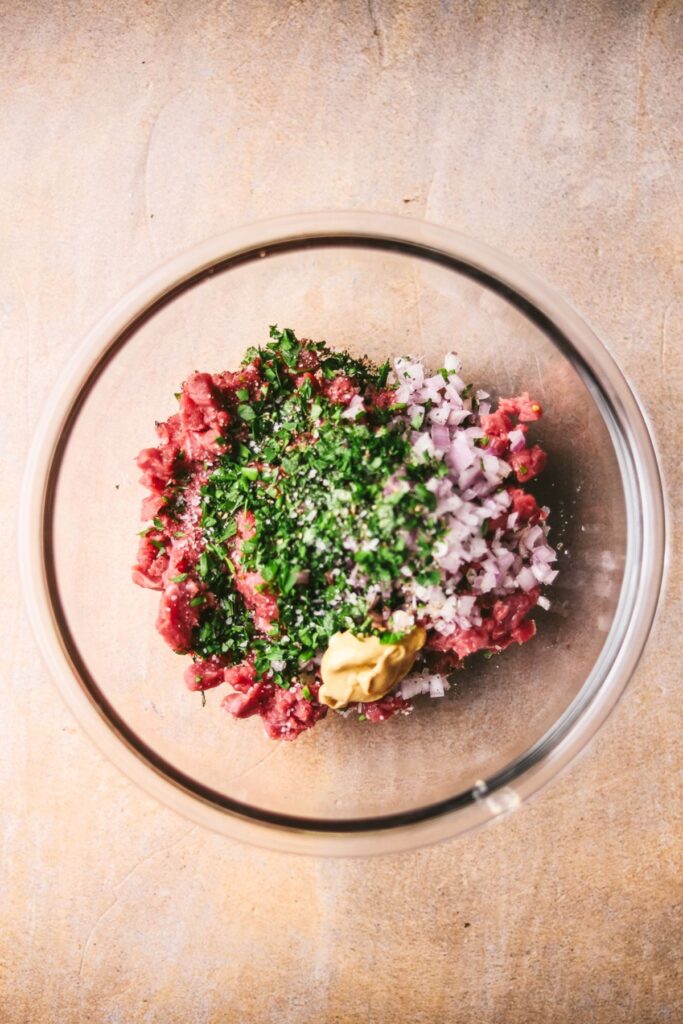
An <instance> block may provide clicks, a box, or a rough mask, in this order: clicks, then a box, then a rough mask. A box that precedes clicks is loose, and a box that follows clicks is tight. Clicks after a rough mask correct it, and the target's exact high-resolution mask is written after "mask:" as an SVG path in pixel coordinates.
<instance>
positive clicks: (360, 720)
mask: <svg viewBox="0 0 683 1024" xmlns="http://www.w3.org/2000/svg"><path fill="white" fill-rule="evenodd" d="M367 717H368V716H367V715H359V716H358V721H359V722H364V721H365V720H366V719H367Z"/></svg>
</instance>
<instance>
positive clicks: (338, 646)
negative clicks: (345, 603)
mask: <svg viewBox="0 0 683 1024" xmlns="http://www.w3.org/2000/svg"><path fill="white" fill-rule="evenodd" d="M426 639H427V634H426V632H425V631H424V629H423V628H422V627H421V626H416V627H415V628H414V629H411V630H410V632H409V633H406V634H405V636H404V637H403V639H402V640H400V641H399V642H398V643H396V644H383V643H380V641H379V638H378V637H376V636H367V637H364V638H363V639H359V638H358V637H356V636H354V635H353V633H335V634H334V636H332V637H330V643H329V646H328V648H327V650H326V651H325V653H324V655H323V659H322V662H321V665H320V674H321V676H322V680H323V685H322V686H321V687H320V690H319V691H318V700H319V701H321V702H322V703H323V704H327V706H328V707H330V708H335V709H338V708H344V707H346V705H347V704H351V703H353V702H355V701H362V702H363V703H364V704H365V703H369V702H371V701H376V700H380V699H381V698H382V697H384V695H385V694H387V693H388V692H389V690H391V689H392V688H393V687H394V686H396V683H398V682H399V680H401V679H403V677H404V676H405V675H407V673H408V672H409V671H410V669H411V668H412V667H413V664H414V662H415V658H416V657H417V652H418V651H419V650H420V648H421V647H424V643H425V640H426Z"/></svg>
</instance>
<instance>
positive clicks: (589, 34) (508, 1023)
mask: <svg viewBox="0 0 683 1024" xmlns="http://www.w3.org/2000/svg"><path fill="white" fill-rule="evenodd" d="M0 12H1V18H0V40H1V42H0V62H1V66H2V78H1V82H0V90H1V92H0V96H1V99H0V117H1V118H2V129H1V134H0V139H1V142H0V184H1V189H0V237H1V238H2V260H1V261H0V323H1V325H2V338H3V341H2V355H3V363H2V372H1V379H0V388H2V398H1V400H0V401H1V407H2V410H3V429H2V435H1V437H2V463H1V465H2V472H1V473H0V486H1V487H2V505H1V508H2V518H3V524H4V536H5V538H6V541H5V543H4V546H3V551H4V557H3V570H4V573H3V585H2V587H1V588H0V601H1V602H2V621H3V635H4V642H3V644H2V654H1V657H2V664H3V672H2V688H1V690H0V707H1V709H2V724H1V725H0V729H1V730H2V733H1V738H0V771H1V773H2V798H1V799H2V861H1V865H2V866H1V870H2V902H1V907H0V993H1V998H0V1018H1V1020H2V1024H18V1022H26V1021H36V1022H41V1024H42V1022H50V1024H52V1022H59V1024H72V1022H74V1024H75V1022H79V1024H80V1022H86V1021H87V1022H109V1024H129V1022H134V1024H136V1022H143V1021H144V1022H154V1024H176V1022H177V1024H219V1022H221V1024H223V1022H233V1021H234V1022H239V1024H251V1022H259V1024H261V1022H275V1024H289V1022H319V1021H320V1022H339V1024H341V1022H344V1024H356V1022H359V1024H361V1022H362V1024H366V1022H367V1021H377V1022H378V1024H383V1022H403V1021H406V1022H422V1024H439V1022H486V1024H488V1022H491V1024H516V1022H520V1024H527V1022H529V1024H533V1022H544V1024H545V1022H558V1024H559V1022H572V1024H574V1022H583V1021H589V1022H598V1024H602V1022H604V1024H615V1022H621V1021H624V1022H638V1024H649V1022H655V1021H670V1022H672V1024H673V1022H678V1021H680V1020H681V1019H683V977H682V972H681V967H680V963H679V957H680V944H681V938H682V937H683V928H682V927H681V901H682V896H683V892H682V885H681V864H680V859H681V858H680V855H681V840H682V834H681V817H680V810H681V798H680V782H681V779H680V772H681V767H682V760H683V749H682V743H681V733H682V730H681V700H680V690H681V681H680V663H681V653H682V651H681V613H682V611H683V608H682V602H681V566H682V563H681V543H680V540H681V538H680V528H677V530H678V531H679V532H678V533H677V536H676V537H675V538H674V541H675V543H674V549H673V555H672V563H671V571H670V575H669V580H668V589H667V591H666V596H665V601H664V605H663V608H662V610H661V613H660V616H659V622H658V627H657V629H656V632H655V635H654V637H653V639H652V641H651V643H650V645H649V648H648V650H647V653H646V656H645V658H644V660H643V662H642V664H641V667H640V669H639V671H638V673H637V676H636V678H635V679H634V681H633V684H632V686H631V687H630V689H629V691H628V693H627V695H626V696H625V698H624V699H623V701H622V702H621V704H620V705H619V707H618V708H617V710H616V712H615V713H614V714H613V716H612V718H611V719H610V721H609V723H608V725H607V726H606V728H605V729H604V731H603V732H602V734H601V735H600V737H599V738H598V740H597V741H596V742H595V743H594V744H593V745H592V747H591V748H590V750H589V751H588V753H587V754H586V755H585V756H584V757H583V759H582V760H581V761H580V763H579V764H577V765H576V766H575V767H574V769H573V770H572V771H571V772H570V773H569V774H568V775H567V776H566V777H565V778H563V779H562V780H561V781H560V782H559V783H556V784H555V785H554V786H553V787H552V788H551V789H550V790H548V791H547V792H546V793H545V794H543V795H542V796H541V797H539V798H538V799H537V800H536V801H535V802H533V804H532V805H531V806H530V807H528V808H526V809H524V810H523V811H521V812H520V813H518V814H517V815H515V816H514V817H513V818H511V819H508V820H507V821H504V822H502V823H500V824H498V825H496V826H495V827H492V828H490V829H489V830H487V831H484V832H482V833H480V834H477V835H474V836H469V837H467V838H465V839H462V840H460V841H457V842H452V843H450V844H447V845H444V846H441V847H438V848H433V849H427V850H423V851H421V852H418V853H414V854H410V855H406V856H401V857H394V858H389V859H377V860H372V861H367V862H359V861H351V862H344V861H315V860H299V859H293V858H286V857H284V856H281V855H270V854H267V853H263V852H258V851H254V850H251V849H247V848H244V847H241V846H238V845H235V844H231V843H229V842H227V841H225V840H223V839H221V838H218V837H216V836H214V835H211V834H208V833H206V832H203V831H201V830H200V829H198V828H192V827H190V825H189V824H187V823H186V822H185V821H183V820H181V819H179V818H177V817H176V816H175V815H174V814H172V813H171V812H170V811H167V810H165V809H164V808H162V807H160V806H158V805H157V804H156V803H154V802H153V801H152V800H151V799H149V798H148V797H146V796H144V795H143V794H142V793H140V792H138V791H137V790H136V789H134V788H133V787H132V785H130V784H129V783H128V782H127V781H126V780H125V779H124V778H122V777H121V776H120V775H119V774H118V773H117V772H116V771H115V770H114V769H113V768H111V767H109V765H108V764H107V763H105V762H104V760H103V759H102V758H101V756H100V755H99V754H98V753H97V752H96V751H95V750H94V749H93V747H92V746H91V744H90V743H89V742H88V741H87V740H86V739H85V738H84V736H83V735H81V733H80V731H79V730H78V728H76V726H75V724H74V721H73V720H72V718H71V716H70V715H69V714H68V713H67V711H66V709H65V708H64V707H63V705H62V703H61V700H60V698H59V697H58V695H57V693H56V691H55V690H54V689H53V687H52V685H51V683H50V681H49V677H48V672H47V670H46V669H45V668H44V667H43V665H42V664H41V662H40V661H39V659H38V657H37V655H36V652H35V647H34V644H33V641H32V638H31V636H30V634H29V630H28V627H27V624H26V621H25V618H24V616H23V614H22V611H21V606H20V599H19V596H18V594H17V592H16V586H15V582H14V580H15V577H16V567H15V562H14V559H15V556H14V535H15V504H16V503H15V495H16V488H17V485H18V481H19V478H20V475H21V470H22V464H23V460H24V456H25V453H26V449H27V445H28V442H29V438H30V435H31V432H32V429H33V426H34V424H35V421H36V419H37V416H38V414H39V412H40V410H41V406H42V405H43V402H44V400H45V397H46V395H47V394H48V393H49V391H50V388H51V387H52V386H53V383H54V381H55V377H56V375H57V373H58V371H59V369H60V368H61V366H62V364H63V363H64V361H65V359H66V358H67V356H68V355H69V353H70V352H72V350H73V349H74V347H75V346H76V344H77V342H78V340H79V339H80V337H81V336H82V335H83V333H84V331H85V330H86V329H87V328H88V327H89V326H90V325H91V323H92V322H93V320H94V319H95V318H96V317H97V316H98V315H99V314H100V313H101V312H102V311H103V310H104V309H105V308H106V307H107V306H108V305H109V304H110V303H112V302H113V301H114V300H115V299H116V298H117V297H118V296H119V295H120V294H121V293H122V292H123V291H124V290H125V289H126V288H127V287H128V286H130V285H131V284H132V283H133V282H135V281H136V280H137V279H138V278H139V277H140V276H141V275H142V274H144V273H145V272H146V271H148V270H149V269H151V268H152V267H153V266H155V265H156V264H157V263H158V262H159V260H160V259H161V258H163V257H166V256H169V255H171V254H173V253H175V252H176V251H177V250H179V249H182V248H184V247H186V246H187V245H189V244H191V243H193V242H194V241H196V240H198V239H201V238H202V237H204V236H206V235H209V234H212V233H215V232H217V231H219V230H222V229H224V228H226V227H229V226H230V225H232V224H236V223H239V222H242V221H245V220H248V219H252V218H254V217H262V216H266V215H270V214H275V213H281V212H288V211H296V210H303V209H315V208H320V207H352V208H358V207H362V208H367V209H372V210H384V211H392V212H398V213H401V214H403V215H404V216H407V217H426V218H428V219H430V220H433V221H437V222H440V223H442V224H445V225H450V226H452V227H455V228H459V229H461V230H463V231H465V232H468V233H470V234H473V235H476V236H479V237H481V238H482V239H485V240H487V241H489V242H491V243H493V244H494V245H496V246H498V247H500V248H502V249H504V250H507V251H508V252H510V253H512V254H514V255H516V256H517V257H519V258H520V259H521V260H522V261H524V262H526V263H528V265H529V266H531V267H533V268H535V269H536V270H537V271H538V272H539V273H540V274H541V275H543V276H545V277H546V278H547V279H548V280H550V281H551V282H553V283H554V284H555V285H556V286H557V287H559V288H560V289H561V290H563V291H564V292H565V293H566V294H567V295H569V296H570V297H571V298H572V299H573V300H574V302H575V303H576V304H577V305H578V307H579V308H580V309H581V310H582V311H583V312H584V313H585V314H586V315H587V317H588V318H589V319H590V320H591V321H592V323H593V324H594V325H595V327H596V328H597V329H598V331H599V332H600V333H601V334H602V335H603V336H604V338H605V339H606V340H607V342H608V344H609V346H610V347H611V349H612V351H613V352H614V353H615V354H616V355H617V357H618V358H619V360H620V362H621V364H622V366H623V367H624V368H625V369H626V371H627V372H628V373H629V375H630V377H631V379H632V380H633V381H634V383H635V384H636V385H637V387H638V390H639V392H640V394H641V396H642V398H643V400H644V403H645V405H646V407H647V409H648V411H649V414H650V416H651V417H652V421H653V423H654V426H655V429H656V434H657V438H658V443H659V446H660V451H661V453H662V457H663V462H664V466H665V469H666V474H667V480H668V487H669V493H670V495H671V497H672V498H673V499H676V498H677V499H678V502H679V503H680V501H681V499H682V498H683V490H682V484H683V479H682V476H683V474H682V470H681V454H680V451H681V441H682V440H683V438H682V435H681V430H680V426H679V425H678V424H677V422H676V419H675V417H673V416H672V406H673V405H674V404H675V403H677V402H678V403H680V400H681V385H682V383H683V348H682V338H681V329H682V327H683V298H682V291H681V276H680V275H681V247H680V241H681V188H682V186H683V175H682V174H681V156H682V154H681V136H680V122H681V113H682V110H681V97H682V95H683V83H682V81H681V49H682V44H683V6H682V5H681V3H679V2H676V0H658V2H655V3H645V2H643V3H639V2H620V0H612V2H608V0H604V2H597V0H595V2H588V0H583V2H572V3H553V2H546V3H541V2H538V3H534V2H532V0H527V2H523V0H515V2H513V3H505V2H503V0H500V2H499V3H495V2H482V3H475V2H467V3H457V2H448V0H442V2H440V3H439V2H437V0H434V2H427V0H424V2H419V0H414V2H410V0H404V2H391V0H368V2H364V0H357V2H356V0H353V2H352V0H349V2H341V0H339V2H332V0H316V2H314V0H298V2H297V0H292V2H286V0H280V2H278V0H261V2H249V0H244V2H241V3H240V2H227V0H226V2H219V0H208V2H207V3H195V2H189V0H186V2H182V0H160V2H151V0H147V2H142V0H110V2H108V3H105V2H101V0H91V2H89V3H77V2H74V0H61V2H60V0H55V2H46V0H45V2H42V3H41V2H39V0H32V2H31V0H27V2H21V0H3V2H2V4H1V5H0ZM679 407H680V406H679Z"/></svg>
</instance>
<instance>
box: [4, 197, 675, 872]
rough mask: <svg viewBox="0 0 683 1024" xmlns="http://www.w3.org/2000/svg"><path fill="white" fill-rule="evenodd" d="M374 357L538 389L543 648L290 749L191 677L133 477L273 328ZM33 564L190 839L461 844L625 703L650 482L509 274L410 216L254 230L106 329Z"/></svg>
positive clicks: (56, 412) (654, 544) (652, 569)
mask: <svg viewBox="0 0 683 1024" xmlns="http://www.w3.org/2000/svg"><path fill="white" fill-rule="evenodd" d="M271 323H278V324H280V325H281V326H288V327H292V328H293V329H294V330H295V331H296V332H297V333H298V334H299V335H302V336H309V337H313V338H324V339H326V340H327V341H328V342H329V343H331V344H332V345H334V346H340V347H345V348H348V349H350V350H351V351H352V352H353V353H354V354H356V355H360V354H362V353H367V354H369V355H370V356H372V357H373V358H375V359H377V360H378V361H382V360H383V359H384V358H385V357H387V356H389V355H394V354H400V353H410V354H413V355H416V356H422V357H424V359H425V360H426V361H427V363H431V364H433V365H437V364H438V363H439V361H440V359H441V356H442V355H443V353H444V352H446V351H448V350H452V349H456V350H457V351H458V352H459V353H460V354H461V356H462V358H463V362H464V373H465V375H466V377H467V378H468V379H470V380H472V381H475V382H476V383H477V385H479V386H481V387H484V388H486V389H487V390H490V391H493V392H494V393H502V394H507V395H509V394H516V393H518V392H519V391H520V390H528V391H529V392H530V393H531V394H532V395H533V396H534V397H535V398H537V399H538V400H539V401H541V402H542V404H543V406H544V408H545V410H546V416H545V418H544V420H543V423H542V427H541V430H540V436H541V438H542V441H543V443H544V446H545V448H546V449H547V450H548V453H549V460H548V467H547V469H546V471H545V473H544V474H543V476H542V478H541V479H540V481H539V482H538V486H537V488H536V493H537V495H539V497H540V498H541V499H542V501H543V502H545V503H546V504H548V505H549V506H550V507H551V523H552V533H551V537H552V540H553V541H554V543H555V544H558V542H559V543H560V544H561V554H560V561H559V568H560V569H561V572H560V575H559V577H558V579H557V581H556V584H555V586H554V587H553V589H552V593H551V595H550V596H551V598H552V607H551V610H550V611H549V612H547V613H543V612H541V611H539V612H538V615H537V620H538V635H537V637H536V638H535V639H534V640H533V641H532V642H531V643H529V644H526V645H525V646H523V647H519V648H517V647H516V648H515V649H510V650H508V651H507V652H505V654H503V655H501V656H499V657H495V658H493V659H491V660H490V661H484V660H482V659H474V661H476V664H475V663H473V664H471V665H468V666H467V667H466V669H465V670H464V671H461V672H459V673H458V675H457V682H456V685H455V688H454V689H453V690H452V691H451V692H450V693H449V694H448V695H447V696H446V697H445V698H444V699H442V700H431V701H430V700H429V699H428V698H418V699H417V701H416V703H417V705H418V707H417V708H416V711H415V713H414V714H413V715H411V716H408V717H403V716H397V717H396V718H393V719H391V720H390V721H388V722H387V723H385V724H383V725H380V726H370V725H367V724H366V725H359V724H357V723H355V722H351V721H344V720H340V719H338V718H337V717H336V716H333V715H330V716H328V718H327V719H326V720H325V721H324V722H323V723H321V724H320V725H319V726H318V727H317V728H315V729H314V730H311V731H310V732H308V733H305V734H304V735H303V736H301V737H300V739H299V740H297V741H296V742H295V743H286V742H285V743H274V742H273V741H271V740H269V739H267V738H266V736H265V735H264V732H263V729H262V726H261V722H260V720H259V719H258V718H255V719H249V720H246V721H236V720H234V719H232V718H231V717H229V716H228V715H226V714H224V713H222V712H221V710H220V708H219V707H218V702H219V699H220V694H219V693H217V692H209V693H208V694H207V704H206V707H202V704H201V700H200V697H199V695H198V694H191V693H189V692H188V691H187V690H186V689H185V687H184V685H183V682H182V671H183V668H184V662H183V661H182V660H181V659H180V658H178V657H177V656H176V655H174V654H173V653H172V652H171V651H169V649H168V648H167V647H166V646H165V644H164V643H163V641H162V640H161V638H160V637H159V636H158V635H157V633H156V632H155V630H154V619H155V616H156V610H157V600H158V595H156V594H155V593H152V592H149V591H144V590H140V589H138V588H137V587H135V586H134V585H133V584H132V583H131V579H130V565H131V563H132V561H133V560H134V556H135V550H136V540H137V538H136V536H135V534H136V531H137V530H138V529H139V528H140V527H139V519H138V516H139V503H140V499H141V497H142V491H141V488H140V486H139V484H138V480H137V478H138V471H137V469H136V466H135V463H134V456H135V455H136V453H137V452H138V450H139V449H140V448H141V447H142V446H144V445H146V444H151V443H155V436H154V430H153V426H154V420H155V419H162V418H166V416H167V415H168V414H170V412H171V411H173V408H174V406H175V401H174V398H173V393H174V391H176V390H177V387H178V385H179V383H180V382H181V381H182V380H183V379H184V378H185V377H186V376H187V375H188V374H189V373H190V372H191V371H193V370H195V369H198V370H211V371H217V370H223V369H229V368H232V367H235V366H236V365H237V363H238V362H239V360H240V358H241V357H242V354H243V352H244V350H245V348H246V347H247V346H248V345H250V344H254V343H259V342H261V341H262V340H263V339H264V338H265V336H266V334H267V330H268V325H269V324H271ZM20 532H21V538H20V544H21V564H22V572H23V577H24V585H25V592H26V596H27V604H28V608H29V611H30V615H31V618H32V621H33V624H34V627H35V631H36V634H37V637H38V640H39V642H40V646H41V648H42V650H43V653H44V656H45V658H46V661H47V663H48V665H49V667H50V669H51V670H52V672H53V673H54V675H55V677H56V680H57V682H58V684H59V686H60V688H61V691H62V693H63V695H64V697H65V698H66V700H67V702H68V703H69V705H70V706H71V707H72V709H73V711H74V713H75V714H76V716H77V718H78V719H79V720H80V721H81V723H82V725H83V726H84V727H85V729H86V730H87V732H88V733H89V734H90V735H91V736H92V738H93V739H94V740H95V741H96V742H97V743H98V744H99V746H100V747H101V748H102V749H103V751H104V752H105V753H106V754H107V755H108V756H109V757H110V758H111V760H112V761H114V762H115V763H116V764H117V765H118V766H119V767H120V768H121V769H123V770H124V771H125V772H126V773H127V774H128V775H129V776H131V777H132V778H133V779H135V780H136V781H137V782H139V784H140V785H141V786H143V787H144V788H145V789H147V790H148V791H149V792H151V793H153V794H155V795H156V796H158V797H159V798H160V799H163V800H165V801H166V802H168V803H169V804H170V805H171V806H172V807H174V808H176V809H177V810H178V811H180V812H182V813H184V814H186V815H187V816H188V817H190V818H192V819H194V820H195V821H197V822H199V823H200V824H203V825H207V826H209V827H211V828H214V829H217V830H218V831H220V832H223V833H225V834H227V835H230V836H235V837H238V838H243V839H245V840H248V841H252V842H255V843H257V844H262V845H266V846H270V847H275V848H279V849H285V850H290V851H302V852H314V853H329V854H339V853H342V854H346V853H356V854H367V853H376V852H382V851H387V850H396V849H404V848H408V847H412V846H415V845H418V844H421V843H424V842H431V841H434V840H438V839H441V838H444V837H448V836H452V835H454V834H456V833H459V832H463V831H465V830H466V829H469V828H472V827H473V826H475V825H477V824H480V823H482V822H484V821H487V820H489V819H491V818H493V817H496V816H498V815H500V814H502V813H504V812H506V811H509V810H511V809H513V808H514V807H516V806H518V805H519V804H520V802H521V801H522V800H524V799H526V798H527V797H528V796H529V795H530V794H532V793H533V792H535V791H536V790H537V789H538V788H539V787H540V786H541V785H542V784H543V783H545V782H546V781H547V780H548V779H550V778H551V777H552V776H554V775H555V774H557V772H558V771H559V770H560V769H561V768H563V767H564V766H565V765H567V764H568V763H569V762H570V761H571V760H572V759H573V758H574V757H575V756H576V755H577V754H578V752H579V751H580V750H581V748H582V747H583V746H584V744H585V743H586V741H587V739H588V738H589V737H590V736H591V735H592V734H594V733H595V731H596V729H597V728H598V727H599V726H600V724H601V723H602V722H603V721H604V719H605V717H606V715H607V713H608V712H609V710H610V709H611V707H612V706H613V705H614V703H615V701H616V700H617V698H618V696H619V694H620V693H621V692H622V690H623V688H624V686H625V685H626V683H627V681H628V678H629V676H630V674H631V672H632V671H633V669H634V667H635V664H636V662H637V660H638V657H639V655H640V652H641V649H642V647H643V644H644V642H645V639H646V637H647V633H648V630H649V628H650V625H651V622H652V618H653V615H654V611H655V606H656V601H657V596H658V592H659V587H660V581H661V574H662V565H663V555H664V515H663V501H662V490H661V484H660V478H659V474H658V469H657V463H656V458H655V455H654V452H653V447H652V444H651V441H650V437H649V433H648V429H647V426H646V424H645V422H644V419H643V416H642V414H641V411H640V409H639V407H638V404H637V401H636V399H635V398H634V396H633V393H632V392H631V390H630V389H629V386H628V385H627V383H626V381H625V380H624V377H623V376H622V374H621V373H620V371H619V370H618V368H617V367H616V365H615V364H614V362H613V361H612V359H611V358H610V356H609V355H608V354H607V352H606V351H605V349H604V348H603V347H602V345H601V344H600V343H599V341H598V340H597V339H596V337H595V335H594V334H593V333H592V331H591V330H590V328H589V327H587V325H586V324H585V323H584V321H583V320H582V319H581V318H580V317H579V316H578V315H577V314H576V313H575V312H574V311H573V310H572V309H571V308H570V307H569V306H568V305H567V304H566V303H565V302H564V301H563V300H562V299H560V298H559V297H558V296H557V295H556V294H554V293H553V292H552V291H551V290H550V289H549V288H547V287H546V286H545V285H543V284H542V283H541V282H540V281H538V280H537V279H535V278H534V277H532V276H531V275H530V274H529V273H528V272H526V271H524V270H522V269H520V268H519V267H517V266H516V265H515V264H514V263H513V262H511V261H510V260H508V259H506V258H504V257H503V256H501V255H499V254H498V253H496V252H494V251H492V250H490V249H488V248H487V247H485V246H483V245H481V244H479V243H476V242H474V241H472V240H469V239H466V238H463V237H460V236H458V235H455V234H453V233H451V232H449V231H446V230H443V229H440V228H437V227H435V226H432V225H428V224H424V223H420V222H417V221H414V220H407V219H401V218H393V217H384V216H378V215H369V214H355V213H345V214H325V215H310V216H305V217H295V218H287V219H281V220H277V221H271V222H267V223H266V222H264V223H260V224H252V225H250V226H247V227H244V228H240V229H238V230H235V231H232V232H230V233H229V234H227V235H224V236H221V237H219V238H216V239H212V240H210V241H208V242H206V243H204V244H203V245H201V246H199V247H197V248H195V249H193V250H192V251H191V252H189V253H186V254H184V255H182V256H180V257H178V258H177V259H175V260H173V261H171V262H170V263H168V264H166V265H165V266H163V267H161V268H160V269H159V270H157V271H156V272H155V273H153V274H152V275H151V276H150V277H149V278H147V279H146V280H145V281H143V282H142V283H141V284H140V285H139V286H138V287H137V288H135V289H134V290H133V291H132V292H130V293H129V294H128V295H127V296H125V298H123V299H122V300H121V301H120V302H119V303H118V304H117V306H116V307H115V308H114V309H113V310H112V311H111V312H110V313H109V314H108V315H107V316H105V317H104V319H103V320H102V321H100V323H99V324H98V325H97V326H96V327H95V328H94V330H93V331H92V332H91V334H90V335H89V337H88V338H87V339H86V341H85V342H84V344H83V346H82V347H81V349H80V350H79V352H78V353H77V355H76V356H75V358H74V359H73V360H72V362H71V363H70V365H69V366H68V368H67V370H66V371H65V374H64V376H63V378H62V379H61V381H60V383H59V385H58V387H57V388H56V389H55V392H54V394H53V396H52V399H51V401H50V403H49V407H48V408H46V410H45V413H44V417H43V419H42V423H41V425H40V428H39V430H38V433H37V436H36V439H35V443H34V446H33V449H32V452H31V455H30V459H29V464H28V467H27V473H26V479H25V487H24V494H23V502H22V513H21V531H20Z"/></svg>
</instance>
